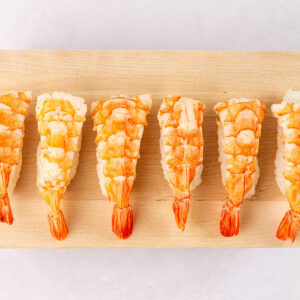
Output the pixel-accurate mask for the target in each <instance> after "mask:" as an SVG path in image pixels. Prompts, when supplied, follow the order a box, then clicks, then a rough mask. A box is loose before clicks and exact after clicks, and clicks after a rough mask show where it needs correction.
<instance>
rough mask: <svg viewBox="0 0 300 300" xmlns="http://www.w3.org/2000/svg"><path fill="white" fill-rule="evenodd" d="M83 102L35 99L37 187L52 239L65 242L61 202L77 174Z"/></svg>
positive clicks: (60, 95)
mask: <svg viewBox="0 0 300 300" xmlns="http://www.w3.org/2000/svg"><path fill="white" fill-rule="evenodd" d="M84 102H85V101H84V99H82V98H80V97H74V96H72V95H70V94H67V93H60V92H54V93H53V95H49V94H43V95H41V96H39V97H38V100H37V106H36V119H37V121H38V131H39V134H40V136H41V139H40V143H39V145H38V151H37V168H38V174H37V185H38V188H39V190H40V192H41V195H42V197H43V199H44V200H45V202H46V203H47V206H48V208H49V213H48V222H49V225H50V232H51V235H52V236H53V237H54V238H56V239H57V240H64V239H65V238H66V237H67V235H68V227H67V223H66V220H65V217H64V214H63V212H62V211H61V209H60V201H61V200H62V198H63V197H64V194H65V192H66V190H67V186H68V184H69V183H70V181H71V180H72V178H73V177H74V175H75V173H76V168H77V165H78V159H79V151H80V145H81V131H82V126H83V122H84V120H85V114H86V110H87V108H86V104H84Z"/></svg>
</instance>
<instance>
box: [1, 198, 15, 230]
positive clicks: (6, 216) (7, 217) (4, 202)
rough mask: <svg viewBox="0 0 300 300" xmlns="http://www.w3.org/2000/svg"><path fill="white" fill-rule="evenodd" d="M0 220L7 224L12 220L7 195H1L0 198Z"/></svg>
mask: <svg viewBox="0 0 300 300" xmlns="http://www.w3.org/2000/svg"><path fill="white" fill-rule="evenodd" d="M0 221H1V222H3V223H7V224H9V225H11V224H12V223H13V221H14V217H13V214H12V210H11V207H10V202H9V198H8V195H3V196H2V197H1V199H0Z"/></svg>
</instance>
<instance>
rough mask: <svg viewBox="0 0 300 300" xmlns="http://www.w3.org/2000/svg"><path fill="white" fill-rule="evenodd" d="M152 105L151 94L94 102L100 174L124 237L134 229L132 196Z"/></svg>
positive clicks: (114, 223)
mask: <svg viewBox="0 0 300 300" xmlns="http://www.w3.org/2000/svg"><path fill="white" fill-rule="evenodd" d="M151 105H152V100H151V96H150V95H142V96H137V97H127V96H115V97H111V99H104V100H99V101H97V102H94V103H93V104H92V116H93V119H94V130H96V131H97V137H96V144H97V153H96V156H97V161H98V164H97V173H98V178H99V182H100V186H101V190H102V193H103V194H104V195H105V196H107V197H108V199H109V200H110V201H112V202H113V203H115V206H114V210H113V215H112V230H113V232H114V233H115V234H116V235H117V237H119V238H120V239H126V238H128V237H129V236H130V235H131V233H132V227H133V214H132V208H131V205H130V204H129V197H130V193H131V190H132V187H133V181H134V178H135V176H136V163H137V159H138V158H139V150H140V143H141V139H142V135H143V130H144V126H145V125H147V120H146V116H147V114H148V113H149V111H150V109H151Z"/></svg>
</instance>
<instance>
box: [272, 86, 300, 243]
mask: <svg viewBox="0 0 300 300" xmlns="http://www.w3.org/2000/svg"><path fill="white" fill-rule="evenodd" d="M272 112H273V115H274V117H276V118H277V123H278V150H277V156H276V161H275V165H276V171H275V173H276V181H277V184H278V186H279V188H280V190H281V192H282V193H283V194H284V195H285V196H286V198H287V200H288V201H289V204H290V207H291V209H290V210H289V211H288V212H287V213H286V214H285V216H284V218H283V219H282V221H281V223H280V225H279V228H278V231H277V234H276V236H277V238H279V239H281V240H286V239H288V238H290V239H291V240H292V241H294V240H295V238H296V236H297V232H298V230H299V226H300V91H299V92H295V91H288V92H287V93H286V95H285V96H284V98H283V102H282V103H280V104H273V105H272Z"/></svg>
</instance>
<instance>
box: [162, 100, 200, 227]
mask: <svg viewBox="0 0 300 300" xmlns="http://www.w3.org/2000/svg"><path fill="white" fill-rule="evenodd" d="M203 115H204V104H203V103H202V102H200V101H197V100H194V99H190V98H185V97H180V96H179V97H167V98H165V99H164V100H163V103H162V105H161V107H160V110H159V112H158V120H159V124H160V128H161V138H160V150H161V156H162V159H161V164H162V168H163V172H164V176H165V178H166V179H167V181H168V182H169V184H170V187H171V189H172V190H173V194H174V198H175V199H174V202H173V206H172V208H173V212H174V214H175V220H176V223H177V225H178V227H179V229H180V230H182V231H183V230H184V229H185V225H186V221H187V217H188V212H189V207H190V192H191V190H193V189H194V188H195V187H196V186H197V185H199V184H200V183H201V174H202V169H203V165H202V161H203V146H204V141H203V134H202V122H203Z"/></svg>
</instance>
